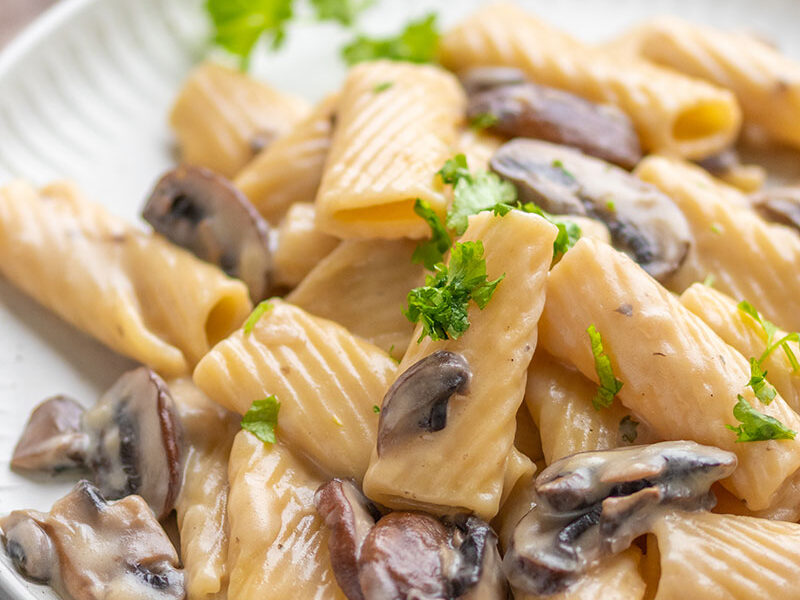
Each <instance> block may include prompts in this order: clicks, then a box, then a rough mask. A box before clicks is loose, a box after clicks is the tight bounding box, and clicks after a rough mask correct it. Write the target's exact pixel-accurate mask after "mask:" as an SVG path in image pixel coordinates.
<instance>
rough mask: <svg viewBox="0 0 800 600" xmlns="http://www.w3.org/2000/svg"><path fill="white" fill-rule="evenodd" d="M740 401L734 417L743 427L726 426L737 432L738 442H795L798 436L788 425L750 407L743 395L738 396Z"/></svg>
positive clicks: (735, 408)
mask: <svg viewBox="0 0 800 600" xmlns="http://www.w3.org/2000/svg"><path fill="white" fill-rule="evenodd" d="M737 398H738V399H739V401H738V402H737V403H736V405H735V406H734V407H733V416H734V417H735V418H736V420H737V421H739V423H741V425H739V426H738V427H734V426H733V425H725V427H727V428H728V429H730V430H731V431H734V432H736V441H737V442H761V441H764V440H793V439H794V438H795V436H796V435H797V432H796V431H792V430H791V429H789V428H788V427H786V425H784V424H783V423H781V422H780V421H778V419H775V418H773V417H770V416H769V415H765V414H764V413H761V412H759V411H757V410H756V409H755V408H753V407H752V406H750V403H749V402H747V400H745V399H744V397H743V396H742V395H741V394H738V395H737Z"/></svg>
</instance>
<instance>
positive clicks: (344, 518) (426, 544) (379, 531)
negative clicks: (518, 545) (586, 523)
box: [314, 479, 508, 600]
mask: <svg viewBox="0 0 800 600" xmlns="http://www.w3.org/2000/svg"><path fill="white" fill-rule="evenodd" d="M314 502H315V504H316V506H317V511H318V512H319V513H320V515H322V517H323V518H324V520H325V524H326V526H327V527H328V528H329V530H330V538H329V541H328V547H329V550H330V556H331V565H332V567H333V572H334V574H335V576H336V580H337V582H339V586H340V587H341V589H342V591H343V592H344V593H345V595H346V596H347V598H348V600H424V599H430V600H505V598H506V597H507V593H508V591H507V588H508V586H507V584H506V581H505V578H504V577H503V574H502V567H501V562H500V554H499V552H498V549H497V536H496V535H495V534H494V532H493V531H492V530H491V528H490V527H489V526H488V525H487V524H486V523H485V522H483V521H481V520H480V519H478V518H477V517H470V516H465V515H460V516H457V517H455V518H453V519H452V520H451V521H448V522H443V521H440V520H438V519H436V518H435V517H432V516H430V515H427V514H425V513H419V512H395V513H390V514H388V515H386V516H385V517H383V518H380V512H378V510H377V508H376V507H375V506H374V505H372V504H370V503H369V501H368V500H367V499H366V498H365V497H364V496H363V494H362V493H361V491H360V490H359V489H358V487H356V485H355V484H354V483H353V482H351V481H342V480H339V479H334V480H332V481H330V482H328V483H326V484H325V485H323V486H321V487H320V488H319V490H317V493H316V495H315V497H314ZM376 519H378V520H377V523H376Z"/></svg>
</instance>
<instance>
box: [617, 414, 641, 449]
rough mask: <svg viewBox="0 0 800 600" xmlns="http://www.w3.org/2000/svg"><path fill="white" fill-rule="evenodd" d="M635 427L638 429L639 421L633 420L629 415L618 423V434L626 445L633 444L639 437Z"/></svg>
mask: <svg viewBox="0 0 800 600" xmlns="http://www.w3.org/2000/svg"><path fill="white" fill-rule="evenodd" d="M637 427H639V421H636V420H634V418H633V417H631V416H630V415H625V416H624V417H622V419H621V420H620V422H619V434H620V437H622V440H623V441H624V442H627V443H628V444H632V443H633V442H635V441H636V438H637V437H638V436H639V432H638V431H637Z"/></svg>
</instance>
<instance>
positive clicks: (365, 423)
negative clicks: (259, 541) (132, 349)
mask: <svg viewBox="0 0 800 600" xmlns="http://www.w3.org/2000/svg"><path fill="white" fill-rule="evenodd" d="M270 302H271V303H272V306H271V308H269V310H267V312H266V313H265V314H264V315H263V316H262V317H261V318H260V319H259V320H258V322H257V323H256V324H255V326H254V327H253V330H252V332H251V333H246V332H245V331H243V330H239V331H237V332H236V333H234V334H233V335H231V336H230V337H229V338H227V339H225V340H223V341H222V342H220V343H219V344H217V346H215V347H214V348H213V349H212V350H211V352H209V353H208V355H206V356H205V357H204V358H203V360H201V361H200V364H198V365H197V368H196V369H195V371H194V381H195V383H196V384H197V386H198V387H199V388H200V389H201V390H203V391H204V392H205V393H206V394H208V396H209V397H210V398H211V399H213V400H214V401H215V402H219V403H220V404H222V405H223V406H225V407H226V408H228V409H230V410H233V411H236V412H238V413H241V414H244V413H245V412H247V410H248V409H249V408H250V406H251V404H252V403H253V402H254V401H256V400H259V399H261V398H264V397H266V396H269V395H275V396H276V397H277V398H278V399H279V400H280V402H281V409H280V428H279V431H278V435H279V436H280V437H281V439H283V440H284V441H285V442H286V443H287V444H288V445H289V446H290V447H291V448H292V450H293V451H294V452H296V453H297V454H298V455H299V456H302V457H304V458H305V459H308V460H310V461H311V462H313V463H314V464H315V465H317V466H318V467H319V468H320V469H321V471H322V472H323V473H324V474H326V475H327V476H328V477H353V478H355V479H357V480H359V481H360V480H361V479H362V478H363V476H364V472H365V471H366V469H367V465H368V463H369V456H370V451H371V449H372V446H373V445H374V443H375V435H376V433H375V432H376V430H377V427H378V415H377V414H375V412H374V411H373V406H375V404H376V403H377V402H379V399H380V397H381V396H382V395H383V393H384V391H385V390H386V388H387V387H388V386H389V383H390V382H391V380H392V378H393V377H394V375H395V373H396V371H397V364H396V363H395V362H394V361H393V360H392V359H391V358H390V357H389V355H388V354H386V352H384V351H383V350H381V349H379V348H377V347H375V346H373V345H372V344H370V343H368V342H366V341H363V340H361V339H359V338H357V337H355V336H354V335H352V334H351V333H349V332H348V331H347V330H346V329H344V328H343V327H342V326H341V325H337V324H336V323H333V322H332V321H327V320H325V319H321V318H318V317H315V316H313V315H310V314H308V313H306V312H305V311H303V310H302V309H300V308H297V307H295V306H292V305H291V304H287V303H285V302H282V301H281V300H278V299H274V300H271V301H270ZM334 447H335V448H336V452H331V448H334Z"/></svg>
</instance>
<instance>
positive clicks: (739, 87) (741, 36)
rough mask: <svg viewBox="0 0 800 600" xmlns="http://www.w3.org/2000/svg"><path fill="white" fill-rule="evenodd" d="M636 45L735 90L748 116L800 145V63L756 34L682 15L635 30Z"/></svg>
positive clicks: (652, 57) (660, 60) (663, 62)
mask: <svg viewBox="0 0 800 600" xmlns="http://www.w3.org/2000/svg"><path fill="white" fill-rule="evenodd" d="M630 37H631V41H630V44H631V45H630V46H629V47H632V48H635V50H636V51H637V52H638V54H639V55H640V56H641V57H643V58H646V59H647V60H650V61H652V62H654V63H657V64H660V65H663V66H665V67H669V68H671V69H675V70H676V71H679V72H681V73H686V74H687V75H691V76H693V77H697V78H700V79H705V80H706V81H710V82H712V83H715V84H717V85H719V86H722V87H724V88H727V89H729V90H731V91H732V92H733V93H734V94H736V98H737V100H738V101H739V104H741V106H742V111H743V112H744V117H745V120H746V121H749V122H751V123H753V124H755V125H758V126H759V127H761V128H762V129H763V130H764V131H766V132H768V133H769V134H770V135H771V136H772V137H773V138H775V139H777V140H780V141H782V142H785V143H788V144H792V145H793V146H796V147H800V63H799V62H797V61H796V60H792V59H791V58H789V57H787V56H785V55H783V54H781V52H780V51H779V50H777V49H776V48H774V47H773V46H771V45H769V44H768V43H767V42H764V41H763V40H760V39H758V38H757V37H756V36H755V35H753V34H752V33H747V32H743V31H739V32H734V31H722V30H719V29H715V28H713V27H707V26H704V25H700V24H697V23H691V22H689V21H684V20H682V19H678V18H676V17H661V18H659V19H654V20H652V21H647V22H646V23H643V24H642V25H641V26H639V27H637V28H636V29H634V30H633V31H632V32H631V34H630Z"/></svg>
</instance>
